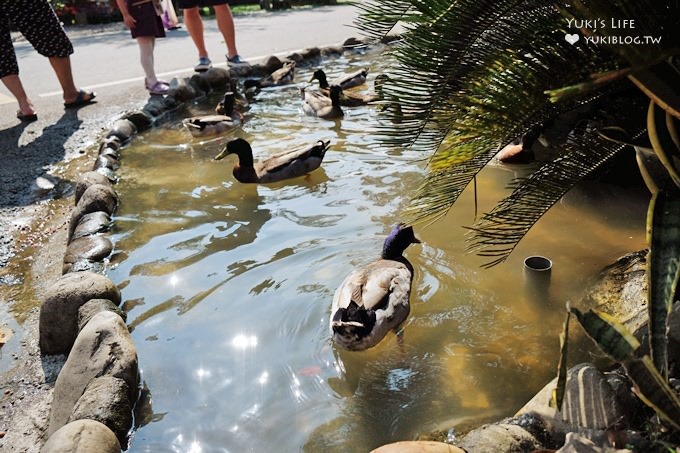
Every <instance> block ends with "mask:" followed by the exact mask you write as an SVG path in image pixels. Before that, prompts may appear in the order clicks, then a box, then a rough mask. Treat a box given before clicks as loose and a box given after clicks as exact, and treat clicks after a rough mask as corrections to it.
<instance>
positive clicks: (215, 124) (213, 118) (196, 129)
mask: <svg viewBox="0 0 680 453" xmlns="http://www.w3.org/2000/svg"><path fill="white" fill-rule="evenodd" d="M221 104H222V110H223V111H224V112H229V113H230V115H205V116H194V117H192V118H186V119H185V120H183V121H182V124H183V125H184V127H186V128H187V129H189V132H191V135H193V136H194V137H204V136H207V135H216V134H221V133H222V132H224V131H226V130H227V129H231V128H232V127H234V126H236V125H238V124H239V123H240V122H241V114H240V113H238V112H234V93H233V92H231V91H227V92H226V93H224V99H223V100H222V102H221Z"/></svg>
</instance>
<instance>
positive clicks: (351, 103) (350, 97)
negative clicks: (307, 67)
mask: <svg viewBox="0 0 680 453" xmlns="http://www.w3.org/2000/svg"><path fill="white" fill-rule="evenodd" d="M314 80H318V81H319V92H321V94H323V95H324V96H330V94H331V90H330V85H329V84H328V81H327V80H326V74H324V72H323V71H322V70H321V69H317V70H316V71H314V74H313V75H312V78H311V79H310V80H309V83H312V82H313V81H314ZM379 99H380V98H379V97H378V95H377V94H360V93H345V92H344V90H343V91H342V93H340V105H341V106H343V107H359V106H361V105H366V104H368V103H369V102H374V101H377V100H379Z"/></svg>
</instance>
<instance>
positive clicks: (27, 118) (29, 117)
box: [17, 110, 38, 123]
mask: <svg viewBox="0 0 680 453" xmlns="http://www.w3.org/2000/svg"><path fill="white" fill-rule="evenodd" d="M17 118H19V120H20V121H23V122H25V123H32V122H33V121H38V114H37V113H28V114H25V113H21V110H19V111H18V112H17Z"/></svg>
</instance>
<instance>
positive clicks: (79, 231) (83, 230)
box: [71, 211, 111, 240]
mask: <svg viewBox="0 0 680 453" xmlns="http://www.w3.org/2000/svg"><path fill="white" fill-rule="evenodd" d="M110 229H111V216H110V215H109V214H108V213H106V212H104V211H97V212H91V213H89V214H85V215H84V216H82V217H81V218H80V220H79V221H78V224H77V225H76V228H75V229H74V231H73V236H72V237H71V240H73V239H78V238H82V237H85V236H93V235H95V234H98V233H104V232H106V231H109V230H110Z"/></svg>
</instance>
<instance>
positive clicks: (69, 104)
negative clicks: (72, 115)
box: [64, 89, 97, 109]
mask: <svg viewBox="0 0 680 453" xmlns="http://www.w3.org/2000/svg"><path fill="white" fill-rule="evenodd" d="M96 97H97V95H96V94H95V92H94V91H85V90H82V89H80V90H78V93H77V94H76V96H75V97H74V98H71V100H68V101H67V100H66V98H64V108H66V109H77V108H80V107H83V106H85V105H88V104H91V103H92V102H96V101H94V98H96Z"/></svg>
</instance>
